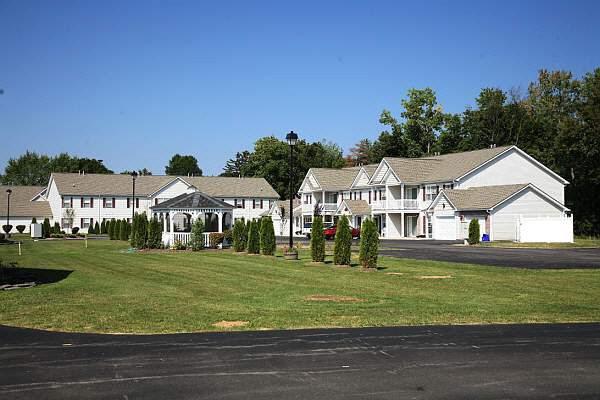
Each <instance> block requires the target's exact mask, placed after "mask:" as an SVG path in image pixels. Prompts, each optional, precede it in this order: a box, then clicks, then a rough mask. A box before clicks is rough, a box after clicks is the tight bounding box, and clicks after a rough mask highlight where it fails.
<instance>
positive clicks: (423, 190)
mask: <svg viewBox="0 0 600 400" xmlns="http://www.w3.org/2000/svg"><path fill="white" fill-rule="evenodd" d="M421 190H423V201H425V186H423V188H422V189H421Z"/></svg>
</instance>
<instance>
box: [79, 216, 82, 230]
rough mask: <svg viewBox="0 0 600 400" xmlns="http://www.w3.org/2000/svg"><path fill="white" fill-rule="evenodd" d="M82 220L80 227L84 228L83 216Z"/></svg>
mask: <svg viewBox="0 0 600 400" xmlns="http://www.w3.org/2000/svg"><path fill="white" fill-rule="evenodd" d="M80 222H81V224H79V227H80V228H83V218H81V221H80Z"/></svg>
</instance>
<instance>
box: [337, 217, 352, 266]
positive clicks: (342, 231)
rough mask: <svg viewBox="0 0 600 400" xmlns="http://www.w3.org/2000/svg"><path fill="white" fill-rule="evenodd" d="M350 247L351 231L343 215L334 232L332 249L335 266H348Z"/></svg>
mask: <svg viewBox="0 0 600 400" xmlns="http://www.w3.org/2000/svg"><path fill="white" fill-rule="evenodd" d="M351 246H352V231H351V230H350V223H349V222H348V218H346V216H345V215H342V217H341V218H340V219H339V220H338V223H337V228H336V231H335V243H334V247H333V263H334V264H336V265H350V257H351Z"/></svg>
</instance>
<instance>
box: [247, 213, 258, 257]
mask: <svg viewBox="0 0 600 400" xmlns="http://www.w3.org/2000/svg"><path fill="white" fill-rule="evenodd" d="M249 222H250V229H249V230H248V254H260V238H259V236H258V222H257V221H249Z"/></svg>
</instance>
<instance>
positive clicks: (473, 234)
mask: <svg viewBox="0 0 600 400" xmlns="http://www.w3.org/2000/svg"><path fill="white" fill-rule="evenodd" d="M477 243H479V221H478V220H477V218H473V219H472V220H471V222H470V223H469V244H477Z"/></svg>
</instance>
